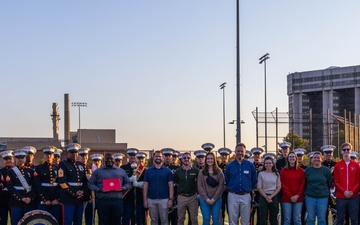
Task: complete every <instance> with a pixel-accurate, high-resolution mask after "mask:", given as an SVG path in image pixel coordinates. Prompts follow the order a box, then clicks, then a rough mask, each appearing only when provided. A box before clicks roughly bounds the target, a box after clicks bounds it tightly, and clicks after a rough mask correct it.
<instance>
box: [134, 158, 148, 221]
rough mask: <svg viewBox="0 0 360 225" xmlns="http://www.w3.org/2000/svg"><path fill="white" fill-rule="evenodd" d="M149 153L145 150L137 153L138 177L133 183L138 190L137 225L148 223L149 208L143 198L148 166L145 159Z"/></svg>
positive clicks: (136, 190)
mask: <svg viewBox="0 0 360 225" xmlns="http://www.w3.org/2000/svg"><path fill="white" fill-rule="evenodd" d="M146 156H147V154H146V153H145V152H138V153H136V160H137V168H136V177H135V178H136V179H135V180H133V182H132V185H133V187H134V188H135V192H136V196H135V198H136V212H135V217H136V224H137V225H147V224H148V222H147V218H148V214H149V213H148V210H147V209H146V208H145V207H144V199H143V187H144V177H145V172H146V170H147V167H146V166H145V159H146Z"/></svg>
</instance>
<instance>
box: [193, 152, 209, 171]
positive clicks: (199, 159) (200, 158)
mask: <svg viewBox="0 0 360 225" xmlns="http://www.w3.org/2000/svg"><path fill="white" fill-rule="evenodd" d="M206 153H207V151H205V150H197V151H195V152H194V155H195V156H196V164H195V167H196V168H198V169H199V170H201V169H204V167H205V156H206Z"/></svg>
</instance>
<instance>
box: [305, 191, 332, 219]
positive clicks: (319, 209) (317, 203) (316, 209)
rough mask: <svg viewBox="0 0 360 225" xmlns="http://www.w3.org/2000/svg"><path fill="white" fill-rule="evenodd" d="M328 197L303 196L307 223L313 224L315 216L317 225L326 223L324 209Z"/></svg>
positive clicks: (325, 208)
mask: <svg viewBox="0 0 360 225" xmlns="http://www.w3.org/2000/svg"><path fill="white" fill-rule="evenodd" d="M328 200H329V199H328V197H326V198H312V197H310V196H308V195H306V196H305V203H306V209H307V211H308V219H307V224H308V225H315V220H316V216H317V219H318V225H326V220H325V217H326V210H327V206H328Z"/></svg>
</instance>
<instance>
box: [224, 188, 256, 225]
mask: <svg viewBox="0 0 360 225" xmlns="http://www.w3.org/2000/svg"><path fill="white" fill-rule="evenodd" d="M228 205H229V207H228V210H229V222H230V223H229V224H230V225H237V224H239V216H241V225H249V221H250V209H251V196H250V194H245V195H237V194H234V193H231V192H229V195H228Z"/></svg>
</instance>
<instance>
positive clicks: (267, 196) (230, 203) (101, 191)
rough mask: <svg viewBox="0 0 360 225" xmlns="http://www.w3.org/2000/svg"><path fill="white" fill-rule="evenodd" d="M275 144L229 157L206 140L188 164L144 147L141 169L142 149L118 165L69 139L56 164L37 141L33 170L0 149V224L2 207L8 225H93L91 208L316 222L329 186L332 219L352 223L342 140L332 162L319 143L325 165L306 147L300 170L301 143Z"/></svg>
mask: <svg viewBox="0 0 360 225" xmlns="http://www.w3.org/2000/svg"><path fill="white" fill-rule="evenodd" d="M279 146H280V148H281V153H282V156H281V157H280V158H278V157H277V156H276V155H275V154H273V153H265V154H263V149H261V148H252V149H251V151H249V150H246V146H245V144H243V143H239V144H237V145H236V147H235V155H234V160H232V161H231V162H229V159H230V155H231V153H232V151H231V150H230V149H228V148H220V149H219V150H218V151H217V152H218V154H215V153H214V152H213V151H212V150H213V149H214V147H215V146H214V145H213V144H211V143H205V144H203V145H202V148H203V149H202V150H198V151H195V152H194V155H195V159H196V160H195V162H194V163H192V159H191V158H192V156H191V153H190V152H184V153H181V154H180V153H179V152H178V151H175V150H174V149H172V148H164V149H162V150H158V151H155V152H154V153H153V156H152V158H153V162H152V166H150V167H147V165H146V162H145V159H146V158H147V154H146V153H145V152H141V151H139V150H138V149H136V148H128V149H126V151H125V152H126V158H127V163H125V164H122V161H123V158H124V157H125V155H123V154H120V153H116V154H111V153H107V154H105V156H103V155H101V154H92V155H90V158H91V161H92V163H90V164H89V163H88V160H89V151H90V149H89V148H81V146H80V145H79V144H69V145H67V146H66V147H65V149H66V154H67V159H66V160H64V161H61V162H60V156H61V152H62V150H61V149H57V148H56V147H53V146H44V147H43V148H41V149H40V150H41V151H42V152H43V153H44V158H43V163H42V164H39V165H37V166H35V165H34V164H33V158H34V157H33V156H34V154H35V153H36V151H37V150H36V149H35V148H34V147H31V146H26V147H24V148H22V149H17V150H14V151H12V150H7V151H3V152H1V153H0V154H1V156H2V158H3V160H4V165H5V167H4V168H2V169H1V170H0V172H1V182H0V189H1V192H0V194H1V196H0V198H1V199H2V203H1V204H0V225H2V224H7V220H8V218H7V216H8V213H9V211H10V209H11V214H10V215H11V224H12V225H15V224H17V223H18V222H19V220H20V219H21V218H22V217H23V216H24V214H25V213H26V212H29V211H31V210H34V209H39V210H44V211H47V212H48V213H50V214H51V215H52V216H53V217H54V218H55V219H56V220H57V221H58V222H59V224H66V225H72V224H74V225H81V224H82V219H83V216H84V218H85V223H86V225H91V224H94V222H95V220H94V218H95V217H94V215H95V212H96V211H97V213H98V224H100V225H107V224H115V225H116V224H118V225H120V224H122V225H134V224H138V225H147V224H148V221H147V219H148V218H149V217H150V219H151V224H152V225H160V224H164V225H167V224H172V225H176V224H179V225H183V224H184V221H185V218H186V214H187V215H188V220H189V224H191V225H197V224H198V210H199V207H200V210H201V214H202V217H203V225H208V224H210V223H212V224H214V225H220V224H224V221H225V212H226V211H227V214H228V219H229V223H230V224H231V225H235V224H239V219H240V222H241V224H249V223H250V222H252V223H254V222H255V221H257V222H256V223H257V224H258V225H265V224H267V223H268V222H269V223H270V224H272V225H274V224H278V215H279V214H280V213H281V219H282V224H285V225H290V224H294V225H299V224H302V223H304V222H305V220H306V221H307V223H308V224H310V225H311V224H315V221H316V220H317V222H318V224H319V225H323V224H327V212H328V210H327V209H328V204H333V203H334V202H333V201H331V199H330V197H329V196H330V189H331V188H333V187H335V189H336V210H337V224H343V223H344V220H345V219H347V218H350V220H351V224H353V225H355V224H358V215H359V213H358V211H359V196H358V192H359V188H360V174H359V173H360V167H359V164H358V163H357V162H356V161H355V160H353V156H354V155H353V149H352V145H351V144H350V143H344V144H342V145H341V150H342V159H341V160H340V161H339V162H338V163H336V162H335V161H333V160H332V154H333V151H334V149H335V146H332V145H326V146H323V147H322V148H321V152H322V153H323V154H324V158H325V160H324V162H322V158H323V156H322V153H321V152H320V151H313V152H310V153H309V158H310V165H309V166H307V167H306V166H304V165H303V164H302V162H303V155H304V154H305V153H306V150H305V149H294V150H293V151H290V146H291V144H290V143H288V142H283V143H280V144H279ZM217 155H220V160H219V162H218V161H217V157H216V156H217ZM250 157H251V160H250V159H249V158H250ZM14 158H15V162H14ZM102 161H104V164H105V165H103V166H102ZM4 203H6V204H4ZM7 203H8V204H7ZM279 206H281V207H279ZM332 207H333V208H335V206H332ZM280 209H281V210H280ZM306 213H307V218H306V219H305V214H306ZM149 215H150V216H149ZM211 221H212V222H211Z"/></svg>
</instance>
